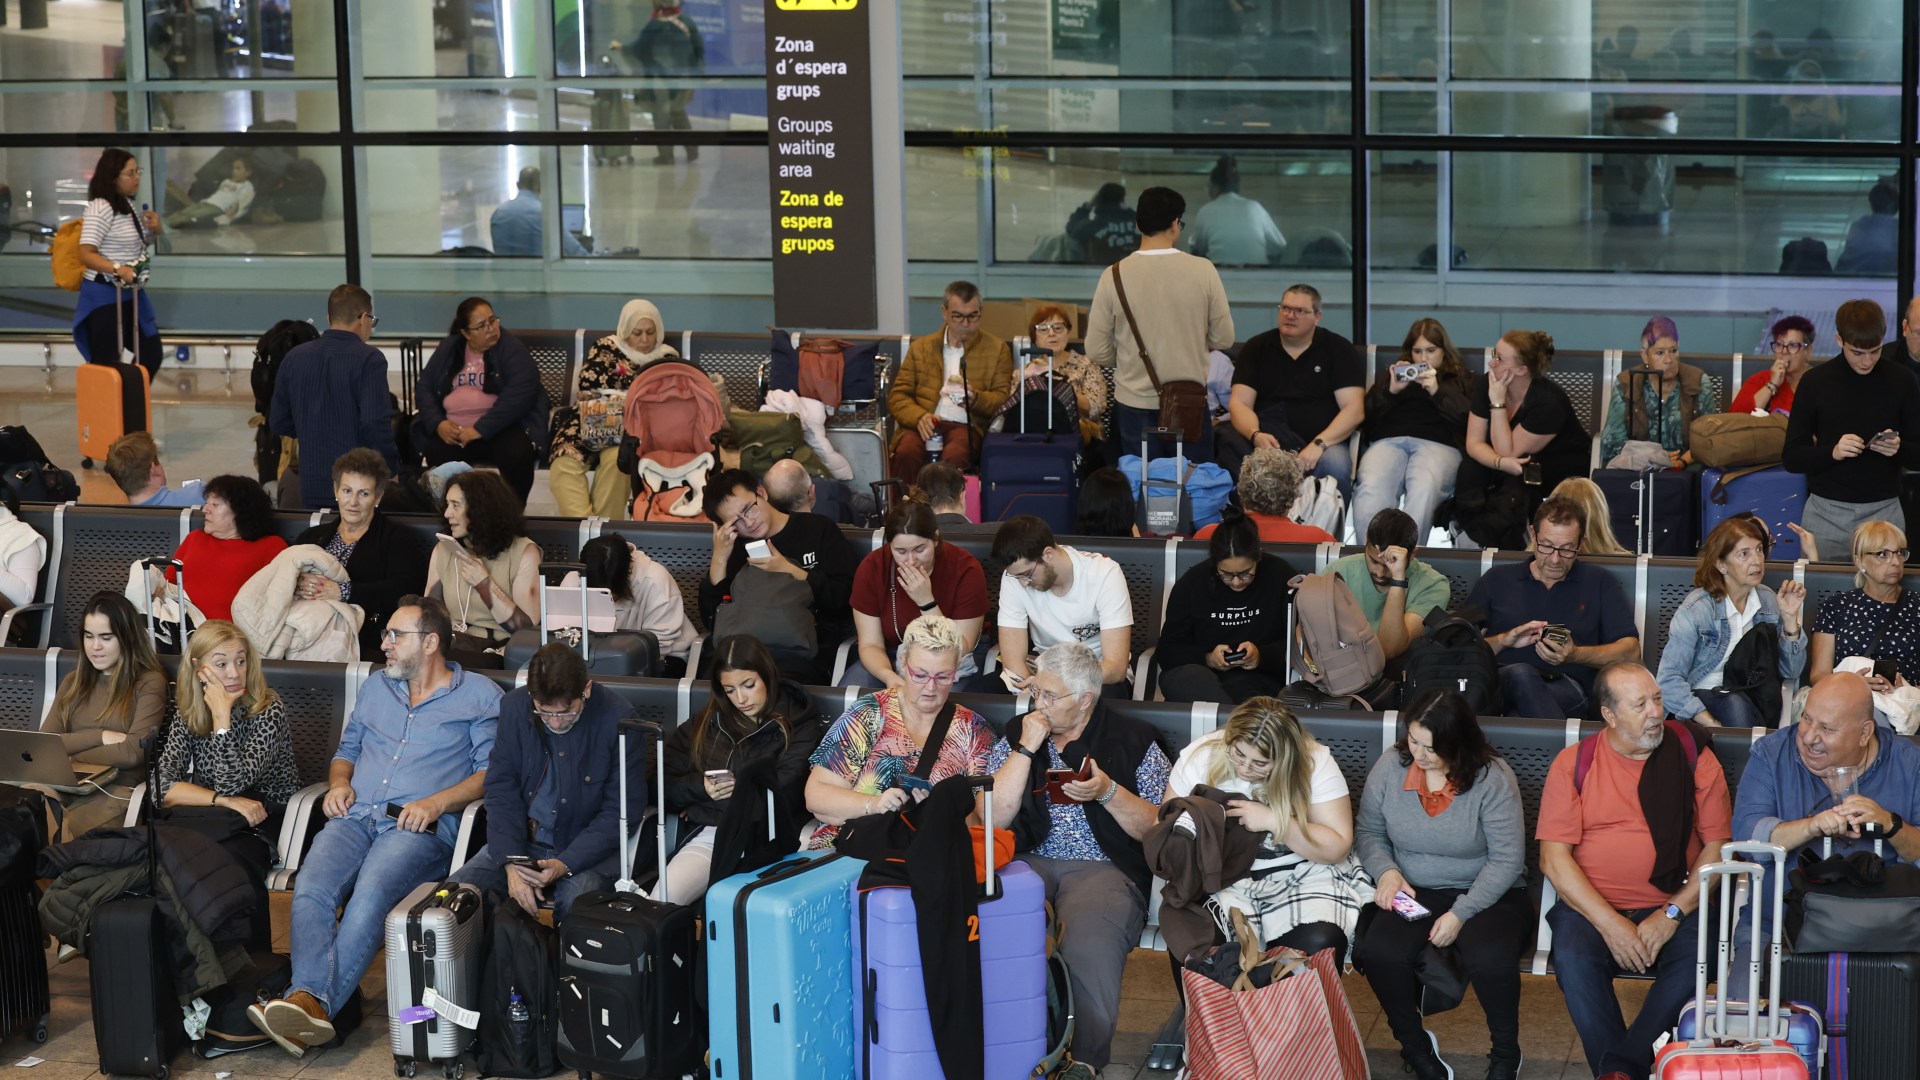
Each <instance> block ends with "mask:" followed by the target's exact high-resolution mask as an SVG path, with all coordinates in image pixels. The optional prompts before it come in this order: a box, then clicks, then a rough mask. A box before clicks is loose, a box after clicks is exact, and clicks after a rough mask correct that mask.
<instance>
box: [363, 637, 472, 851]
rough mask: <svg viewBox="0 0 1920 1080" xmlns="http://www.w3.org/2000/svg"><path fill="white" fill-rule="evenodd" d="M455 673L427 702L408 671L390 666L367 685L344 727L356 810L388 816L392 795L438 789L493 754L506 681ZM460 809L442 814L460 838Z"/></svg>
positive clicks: (444, 830)
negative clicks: (395, 674) (417, 698)
mask: <svg viewBox="0 0 1920 1080" xmlns="http://www.w3.org/2000/svg"><path fill="white" fill-rule="evenodd" d="M447 666H448V667H449V668H451V669H452V676H453V677H452V678H451V679H450V680H449V681H448V683H447V685H445V686H443V687H441V688H440V689H438V690H436V691H434V692H433V695H432V696H431V697H429V698H427V700H425V701H423V702H421V703H420V704H419V705H414V704H413V703H412V700H411V696H410V694H409V693H408V689H407V683H406V680H404V679H395V678H392V677H391V676H389V675H387V674H386V673H385V672H384V671H383V672H379V673H376V674H375V675H374V676H373V677H372V678H370V679H368V680H367V681H366V683H365V684H364V685H362V686H361V687H360V696H359V697H358V698H356V699H355V700H354V703H353V716H352V717H351V718H350V719H349V720H348V721H347V728H346V730H345V731H342V732H341V733H340V748H339V749H338V750H336V751H334V755H333V756H334V758H335V759H336V760H338V761H350V762H352V763H353V765H354V771H353V790H354V796H355V801H354V804H353V809H351V810H349V811H348V812H347V816H348V817H370V818H373V819H374V820H376V821H378V820H380V819H383V818H385V817H386V813H387V804H388V803H390V802H391V803H400V804H401V805H405V804H407V803H409V802H412V801H413V800H415V799H423V798H426V797H427V796H429V795H436V794H439V793H440V792H442V791H445V790H446V789H448V788H450V787H452V786H454V785H455V784H458V783H460V782H461V781H462V780H465V779H466V778H467V777H469V776H472V775H473V774H474V773H477V772H484V771H485V770H486V767H487V759H488V758H489V757H490V756H491V755H492V754H493V738H494V731H495V727H496V725H497V723H498V720H499V716H500V688H499V687H498V686H495V685H494V683H493V681H492V680H491V679H488V678H486V677H485V676H482V675H475V674H472V673H470V672H468V671H466V670H464V669H463V668H461V667H460V665H458V664H448V665H447ZM459 827H460V818H459V815H458V814H455V813H451V812H449V813H447V814H444V815H442V816H441V818H440V824H439V830H440V837H441V838H442V839H444V840H446V841H447V842H448V843H452V842H453V838H454V833H455V831H456V830H457V829H458V828H459Z"/></svg>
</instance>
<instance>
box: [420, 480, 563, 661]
mask: <svg viewBox="0 0 1920 1080" xmlns="http://www.w3.org/2000/svg"><path fill="white" fill-rule="evenodd" d="M446 520H447V531H446V532H445V533H442V534H440V537H439V543H437V544H435V545H434V546H433V555H432V557H431V558H430V559H429V560H428V562H427V595H428V596H431V597H433V598H434V599H436V600H439V601H441V602H443V603H445V604H446V605H447V613H448V614H449V615H452V616H453V641H452V642H450V643H449V646H448V649H447V654H448V656H449V657H451V658H452V659H454V660H456V661H458V662H459V663H460V664H461V665H462V666H464V667H470V668H471V667H482V668H498V667H502V666H504V664H505V661H504V660H502V659H501V657H500V654H499V652H497V651H496V650H498V649H500V648H501V647H503V646H505V645H506V643H507V637H508V635H510V634H512V633H513V631H515V630H519V629H521V628H522V627H527V626H536V625H538V624H539V619H540V586H541V584H542V582H541V578H540V545H538V544H536V543H534V542H533V541H532V540H529V539H527V537H526V535H525V533H526V531H527V524H526V518H525V517H524V516H523V515H522V514H521V501H520V500H519V499H517V498H515V497H514V494H513V489H511V488H509V487H508V486H507V482H506V481H505V480H502V479H500V474H499V473H491V472H479V471H475V472H464V473H461V474H459V475H458V476H455V477H453V478H452V479H450V480H448V481H447V510H446Z"/></svg>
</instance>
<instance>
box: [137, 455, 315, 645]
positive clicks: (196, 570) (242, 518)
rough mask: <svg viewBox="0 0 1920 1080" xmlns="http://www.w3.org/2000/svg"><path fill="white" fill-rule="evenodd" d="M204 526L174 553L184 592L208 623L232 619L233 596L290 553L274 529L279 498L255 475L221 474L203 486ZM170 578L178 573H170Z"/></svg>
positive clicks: (189, 534) (202, 508) (202, 517)
mask: <svg viewBox="0 0 1920 1080" xmlns="http://www.w3.org/2000/svg"><path fill="white" fill-rule="evenodd" d="M203 490H204V492H205V494H206V499H207V501H206V503H205V504H204V505H203V506H202V507H201V508H200V513H201V522H200V527H199V528H198V529H195V530H194V531H192V532H190V533H188V534H187V538H186V539H185V540H182V541H180V546H179V547H177V548H175V549H174V550H173V557H174V558H175V559H178V560H179V561H180V563H181V564H182V566H183V567H184V569H183V570H182V574H183V575H184V577H185V581H184V588H185V589H186V593H187V597H188V599H190V600H192V601H193V606H195V607H197V608H199V609H200V614H202V615H203V616H205V617H206V618H207V619H209V620H212V619H232V618H233V596H234V594H235V593H237V592H239V591H240V586H242V585H245V584H246V583H247V579H248V578H250V577H252V576H253V575H255V574H257V573H259V572H260V568H261V567H263V566H265V565H267V564H268V563H270V562H272V561H273V557H274V556H275V555H278V554H280V553H281V552H282V551H285V550H286V547H287V542H286V541H285V540H282V539H281V538H280V537H279V536H277V535H276V534H275V533H274V531H273V500H272V499H270V498H268V497H267V491H266V489H265V488H263V487H261V486H260V481H258V480H255V479H254V478H253V477H251V476H233V475H231V474H229V475H225V476H216V477H214V478H213V479H211V480H209V481H207V483H206V486H205V487H204V488H203ZM167 576H168V578H169V579H171V578H172V577H173V571H172V570H171V569H169V570H168V571H167Z"/></svg>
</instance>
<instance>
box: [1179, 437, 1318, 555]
mask: <svg viewBox="0 0 1920 1080" xmlns="http://www.w3.org/2000/svg"><path fill="white" fill-rule="evenodd" d="M1300 477H1301V472H1300V458H1299V457H1298V456H1297V455H1295V454H1293V453H1291V452H1289V451H1286V450H1282V449H1280V448H1279V447H1277V446H1263V447H1261V448H1260V449H1258V450H1255V451H1254V452H1253V453H1251V454H1248V455H1247V459H1246V460H1245V461H1243V462H1241V463H1240V476H1239V487H1238V489H1237V490H1238V491H1239V492H1240V506H1241V507H1242V508H1243V509H1244V510H1245V511H1246V515H1247V519H1248V520H1249V521H1252V522H1253V523H1254V525H1255V526H1256V527H1257V528H1258V529H1259V530H1260V539H1261V540H1263V541H1265V542H1267V543H1269V544H1324V543H1328V542H1331V541H1332V540H1333V534H1332V533H1330V532H1328V531H1327V530H1325V529H1322V528H1320V527H1319V526H1317V525H1302V524H1300V523H1299V522H1297V521H1295V520H1293V518H1291V517H1289V516H1288V514H1290V513H1292V511H1293V501H1294V499H1295V498H1297V497H1298V496H1299V494H1300ZM1221 524H1222V523H1221V522H1215V523H1214V524H1212V525H1205V526H1202V527H1201V529H1200V531H1199V532H1196V533H1194V534H1193V538H1194V539H1195V540H1205V539H1207V538H1208V537H1210V536H1212V535H1213V533H1214V530H1215V529H1218V528H1219V527H1220V525H1221Z"/></svg>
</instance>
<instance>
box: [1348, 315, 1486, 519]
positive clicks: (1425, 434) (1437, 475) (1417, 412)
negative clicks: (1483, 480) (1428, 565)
mask: <svg viewBox="0 0 1920 1080" xmlns="http://www.w3.org/2000/svg"><path fill="white" fill-rule="evenodd" d="M1366 408H1367V419H1366V422H1365V424H1363V425H1362V427H1361V430H1362V432H1363V433H1364V434H1365V435H1366V437H1367V449H1366V452H1365V453H1363V454H1361V455H1360V475H1359V478H1358V479H1357V480H1356V481H1355V483H1354V488H1353V528H1354V534H1355V535H1357V536H1365V535H1367V525H1368V524H1369V523H1371V522H1372V521H1373V515H1375V514H1377V513H1379V512H1380V511H1382V510H1385V509H1387V508H1388V507H1397V506H1399V505H1400V500H1401V498H1402V497H1403V496H1404V497H1405V499H1406V511H1407V515H1408V516H1409V517H1411V518H1413V525H1414V535H1415V536H1416V537H1418V538H1420V539H1421V540H1425V539H1426V538H1427V530H1428V528H1429V527H1430V526H1432V524H1433V512H1434V509H1435V508H1436V507H1438V506H1439V505H1440V504H1441V503H1443V502H1445V501H1446V500H1447V499H1449V498H1451V497H1452V496H1453V482H1454V478H1455V477H1456V476H1458V475H1459V473H1460V457H1461V454H1462V451H1461V449H1460V448H1461V446H1462V444H1464V443H1465V441H1466V438H1467V369H1466V365H1464V364H1462V363H1461V362H1460V350H1458V349H1456V348H1454V347H1453V339H1452V338H1450V337H1448V336H1447V328H1446V327H1444V326H1442V325H1440V321H1439V320H1438V319H1416V320H1415V321H1414V324H1413V325H1412V326H1411V327H1408V328H1407V336H1406V340H1404V341H1402V342H1401V344H1400V358H1399V359H1398V360H1396V361H1395V362H1394V363H1393V365H1392V366H1391V367H1389V368H1387V370H1385V371H1382V372H1381V373H1380V375H1379V377H1378V378H1376V379H1374V381H1373V388H1372V389H1370V390H1368V391H1367V397H1366Z"/></svg>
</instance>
